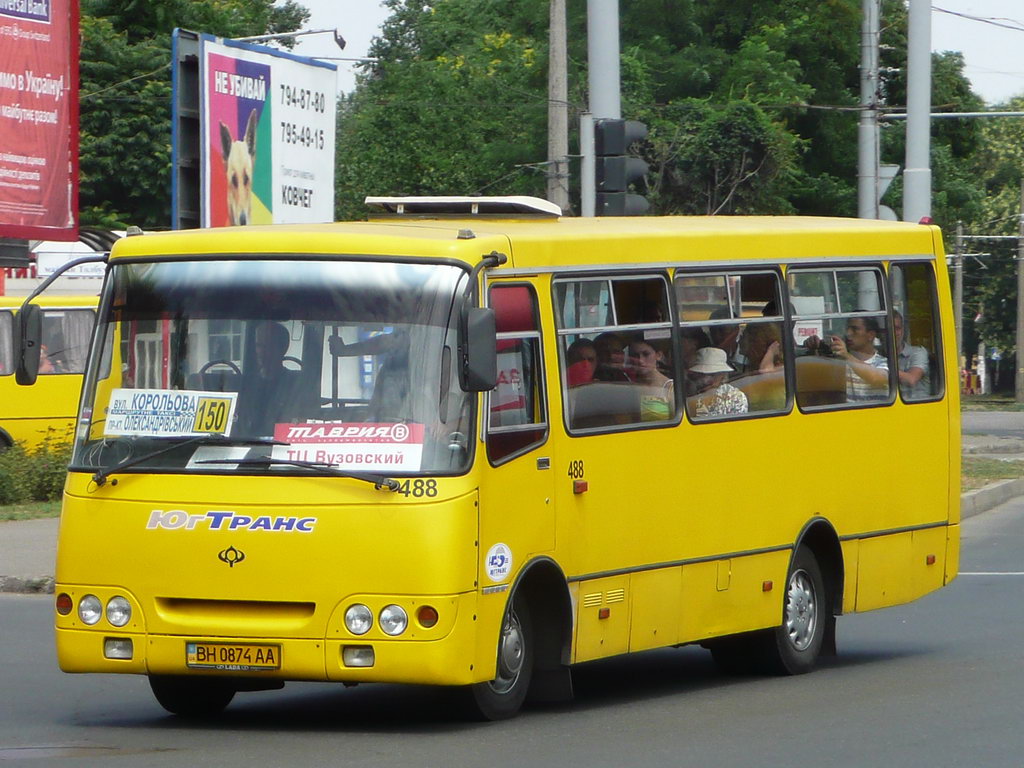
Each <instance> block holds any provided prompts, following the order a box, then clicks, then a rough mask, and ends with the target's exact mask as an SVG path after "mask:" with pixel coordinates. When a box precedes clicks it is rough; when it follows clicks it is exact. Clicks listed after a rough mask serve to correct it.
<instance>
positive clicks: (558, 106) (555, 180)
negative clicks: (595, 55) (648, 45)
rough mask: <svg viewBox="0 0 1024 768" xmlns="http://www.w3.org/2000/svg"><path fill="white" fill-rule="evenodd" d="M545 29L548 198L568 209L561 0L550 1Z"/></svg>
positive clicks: (565, 102) (566, 77) (566, 104)
mask: <svg viewBox="0 0 1024 768" xmlns="http://www.w3.org/2000/svg"><path fill="white" fill-rule="evenodd" d="M550 19H551V21H550V26H549V29H548V50H549V51H550V54H549V57H548V183H547V191H548V200H550V201H551V202H552V203H554V204H555V205H557V206H558V207H559V208H561V209H562V212H563V213H568V211H569V160H568V157H569V86H568V74H567V69H568V65H567V55H566V42H565V34H566V33H565V0H551V9H550Z"/></svg>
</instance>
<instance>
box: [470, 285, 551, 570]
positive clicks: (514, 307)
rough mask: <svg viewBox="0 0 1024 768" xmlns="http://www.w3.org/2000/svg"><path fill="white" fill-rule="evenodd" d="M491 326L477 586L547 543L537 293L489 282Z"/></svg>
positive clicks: (547, 459)
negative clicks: (494, 369) (492, 357)
mask: <svg viewBox="0 0 1024 768" xmlns="http://www.w3.org/2000/svg"><path fill="white" fill-rule="evenodd" d="M488 303H489V305H490V306H491V307H493V308H494V310H495V315H496V320H497V330H498V343H497V348H498V383H497V386H496V387H495V388H494V390H493V391H491V392H489V393H487V395H486V396H485V398H484V402H485V411H484V413H485V420H486V423H485V426H484V430H485V433H486V461H487V462H488V463H489V465H490V467H489V469H487V470H486V471H484V472H483V473H482V474H481V483H480V509H481V513H480V554H481V559H482V562H481V576H480V582H481V587H483V588H487V587H488V586H491V587H494V586H495V585H498V584H501V583H505V581H506V579H508V578H509V577H510V576H511V575H512V574H514V573H515V572H516V571H517V570H518V568H519V566H521V565H522V564H523V563H525V562H526V561H527V560H528V559H529V558H531V557H533V556H534V555H536V554H539V553H542V552H548V551H550V550H551V549H552V548H553V547H554V544H555V503H554V499H553V498H552V488H553V486H552V481H553V474H554V473H553V472H552V465H551V454H550V447H549V445H548V444H547V438H548V432H549V424H548V407H547V398H546V392H545V391H544V371H543V362H542V361H543V354H542V348H541V335H540V325H539V313H538V307H537V293H536V291H535V290H534V288H533V286H532V285H529V284H527V283H519V282H517V283H501V284H495V285H492V287H491V289H490V291H489V294H488Z"/></svg>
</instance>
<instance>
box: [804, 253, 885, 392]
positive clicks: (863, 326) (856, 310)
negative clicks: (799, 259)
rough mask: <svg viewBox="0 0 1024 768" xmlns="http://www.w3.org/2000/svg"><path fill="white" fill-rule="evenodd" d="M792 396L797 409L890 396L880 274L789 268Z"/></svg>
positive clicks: (853, 269)
mask: <svg viewBox="0 0 1024 768" xmlns="http://www.w3.org/2000/svg"><path fill="white" fill-rule="evenodd" d="M787 278H788V281H789V300H790V302H791V304H792V308H793V341H794V344H795V349H796V360H795V363H796V397H797V403H798V404H799V406H800V407H801V408H814V407H817V406H836V405H864V404H876V405H877V404H882V403H889V402H891V401H892V394H893V393H892V383H891V382H892V378H893V376H892V374H891V373H890V368H891V367H892V365H891V353H890V349H891V346H892V345H891V344H890V343H889V334H888V323H887V312H886V307H885V292H884V283H883V280H882V273H881V271H880V270H879V269H877V268H871V269H857V268H839V269H799V270H798V269H791V270H790V271H789V273H788V275H787Z"/></svg>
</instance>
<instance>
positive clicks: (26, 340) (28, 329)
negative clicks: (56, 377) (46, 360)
mask: <svg viewBox="0 0 1024 768" xmlns="http://www.w3.org/2000/svg"><path fill="white" fill-rule="evenodd" d="M16 318H17V322H16V323H15V324H14V328H15V331H14V332H15V334H16V335H15V339H14V353H15V355H17V359H16V368H15V371H14V380H15V381H17V382H18V383H19V384H22V385H26V386H27V385H30V384H35V383H36V377H37V376H38V375H39V353H40V352H41V351H42V348H43V347H42V338H43V312H42V310H41V309H39V305H38V304H28V305H26V306H24V307H23V308H22V309H21V311H20V312H18V314H17V315H16Z"/></svg>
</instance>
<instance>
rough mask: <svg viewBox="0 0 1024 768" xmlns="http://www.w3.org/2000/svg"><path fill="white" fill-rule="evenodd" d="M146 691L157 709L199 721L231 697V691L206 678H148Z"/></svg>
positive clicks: (218, 709)
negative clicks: (155, 703) (150, 691)
mask: <svg viewBox="0 0 1024 768" xmlns="http://www.w3.org/2000/svg"><path fill="white" fill-rule="evenodd" d="M149 687H150V688H152V689H153V695H154V696H155V697H156V700H157V701H158V702H159V703H160V706H161V707H163V708H164V709H166V710H167V711H168V712H170V713H171V714H174V715H180V716H181V717H188V718H201V717H210V716H212V715H216V714H218V713H220V712H222V711H223V710H224V708H225V707H226V706H227V705H228V704H230V703H231V700H232V699H233V698H234V697H235V689H234V688H232V687H231V686H230V685H228V684H227V683H226V682H224V681H222V680H218V679H216V678H209V677H175V676H171V675H150V677H149Z"/></svg>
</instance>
